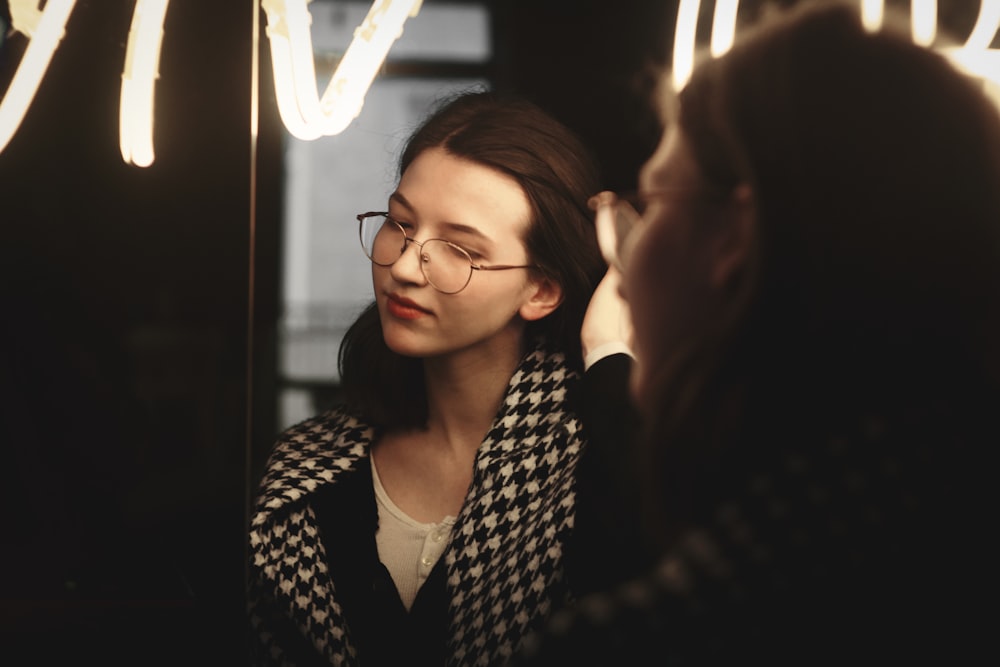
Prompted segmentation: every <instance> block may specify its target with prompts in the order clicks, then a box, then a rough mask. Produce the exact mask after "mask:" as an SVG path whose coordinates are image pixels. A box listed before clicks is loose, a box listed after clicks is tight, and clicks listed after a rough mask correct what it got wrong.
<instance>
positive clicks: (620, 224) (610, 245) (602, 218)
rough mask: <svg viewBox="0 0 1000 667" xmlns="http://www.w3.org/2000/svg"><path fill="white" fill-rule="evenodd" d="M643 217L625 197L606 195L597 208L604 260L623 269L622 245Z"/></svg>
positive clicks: (598, 228)
mask: <svg viewBox="0 0 1000 667" xmlns="http://www.w3.org/2000/svg"><path fill="white" fill-rule="evenodd" d="M641 219H642V216H641V215H640V214H639V212H638V211H636V209H635V207H634V206H633V205H632V204H630V203H629V202H628V201H626V200H625V199H618V198H617V197H613V196H606V197H605V198H604V199H603V200H602V201H601V202H600V205H599V207H598V209H597V220H596V223H597V241H598V244H599V245H600V248H601V254H602V255H603V256H604V261H606V262H607V263H608V264H609V265H611V266H614V267H615V268H617V269H618V270H622V269H623V268H624V267H623V266H622V247H623V245H624V243H625V239H626V238H628V235H629V234H630V233H631V232H632V230H633V229H634V228H635V226H636V225H637V224H638V223H639V221H640V220H641Z"/></svg>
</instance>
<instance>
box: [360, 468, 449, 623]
mask: <svg viewBox="0 0 1000 667" xmlns="http://www.w3.org/2000/svg"><path fill="white" fill-rule="evenodd" d="M371 462H372V464H371V465H372V481H373V482H374V484H375V502H376V504H377V505H378V530H377V531H376V532H375V544H376V545H377V547H378V556H379V560H381V561H382V563H383V564H384V565H385V567H386V569H388V570H389V574H390V575H391V576H392V580H393V582H394V583H395V584H396V590H398V591H399V597H400V599H401V600H402V601H403V606H405V607H406V609H407V611H409V609H410V607H411V606H412V605H413V600H414V599H416V597H417V591H419V590H420V587H421V586H422V585H423V583H424V582H425V581H427V576H428V575H429V574H430V573H431V570H432V569H433V568H434V564H435V563H437V561H438V559H439V558H440V557H441V554H443V553H444V549H445V547H446V546H448V538H449V536H450V535H451V528H452V526H454V525H455V517H453V516H446V517H445V518H444V519H442V520H441V522H440V523H421V522H419V521H416V520H414V519H413V518H411V517H409V516H408V515H407V514H406V513H405V512H403V510H401V509H399V508H398V507H397V506H396V504H395V503H394V502H392V499H391V498H389V494H387V493H386V492H385V488H383V486H382V480H381V479H379V476H378V470H376V468H375V458H374V457H372V459H371Z"/></svg>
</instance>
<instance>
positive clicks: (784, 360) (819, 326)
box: [647, 3, 1000, 539]
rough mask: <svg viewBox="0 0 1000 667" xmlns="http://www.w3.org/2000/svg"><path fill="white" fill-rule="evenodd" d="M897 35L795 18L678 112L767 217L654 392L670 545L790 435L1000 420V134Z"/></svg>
mask: <svg viewBox="0 0 1000 667" xmlns="http://www.w3.org/2000/svg"><path fill="white" fill-rule="evenodd" d="M889 18H890V20H889V22H888V23H887V24H886V27H885V28H883V29H882V30H880V31H878V32H868V31H867V30H866V29H865V28H864V27H863V26H862V24H861V21H860V13H859V11H858V8H857V7H856V6H854V5H848V4H841V3H804V6H800V7H798V8H796V9H795V10H794V11H791V12H788V13H786V14H784V15H782V16H780V17H778V18H775V19H773V20H770V21H765V22H764V23H763V24H762V25H760V26H759V27H757V28H756V29H754V30H753V31H752V32H747V33H744V35H743V36H742V37H740V38H739V39H738V41H737V43H736V44H735V45H734V47H733V48H732V49H731V50H730V51H729V52H728V53H727V54H725V55H723V56H722V57H719V58H715V59H709V60H705V61H703V62H702V63H700V64H699V66H698V67H696V69H695V71H694V72H693V75H692V77H691V79H690V80H689V82H688V83H687V85H686V86H685V87H684V88H682V89H681V90H680V92H679V93H678V94H677V96H676V98H675V99H674V100H673V103H674V105H675V106H674V114H673V115H672V116H670V117H669V118H668V122H675V123H677V124H678V126H679V129H680V131H682V132H683V133H684V135H685V136H686V138H687V139H688V142H689V145H690V146H691V147H692V150H693V153H694V156H695V159H696V161H697V162H698V164H699V166H700V168H701V170H702V173H703V175H704V177H705V178H706V180H707V181H708V182H709V184H710V185H713V186H718V187H722V188H732V187H733V186H735V185H736V184H737V183H741V182H742V183H747V184H749V185H750V186H751V187H752V189H753V192H754V198H755V206H756V216H757V217H756V239H755V246H754V248H753V250H752V253H751V255H752V256H751V258H750V260H749V262H748V265H747V266H746V268H745V270H744V272H743V274H742V275H741V276H740V280H739V282H738V284H737V285H736V286H735V288H734V289H733V291H732V293H731V294H730V297H731V298H730V302H729V308H728V310H726V311H724V312H720V313H719V315H718V317H717V319H716V321H715V323H714V326H713V327H712V328H711V329H709V330H706V331H702V332H700V334H699V336H698V337H697V340H693V341H692V342H691V346H690V347H689V348H686V349H685V352H684V356H683V358H680V359H677V358H675V359H673V360H672V365H671V367H670V368H669V369H664V370H663V371H662V373H661V375H660V377H659V379H658V382H657V387H656V389H655V392H656V394H657V396H656V401H657V403H656V404H657V405H658V406H659V413H658V415H656V417H655V419H654V421H653V423H651V424H650V425H649V430H650V433H649V443H648V444H649V452H648V453H649V455H650V457H652V458H653V459H654V460H655V463H654V464H653V465H651V466H648V467H647V469H648V470H650V471H652V472H651V474H652V475H654V476H655V477H656V479H654V480H651V481H652V482H653V484H654V485H655V487H656V491H654V494H655V495H656V496H658V504H659V507H660V508H661V509H663V508H669V509H666V510H664V511H663V514H662V515H661V516H660V517H658V525H659V526H660V528H662V529H665V530H666V531H667V533H668V534H676V530H679V529H680V527H681V526H682V525H683V524H684V523H686V522H689V521H694V520H697V519H692V517H693V516H694V515H693V512H695V509H696V508H699V507H700V508H707V507H709V506H710V505H711V503H712V499H713V498H715V497H717V496H718V493H719V491H720V488H721V487H720V485H724V484H726V483H727V482H726V481H725V477H724V476H721V475H718V474H717V466H720V465H722V462H723V461H725V466H727V467H728V468H729V469H736V468H739V467H740V465H741V464H740V463H739V462H740V461H741V460H742V461H744V462H745V463H746V465H751V462H752V461H754V460H755V459H763V458H765V457H766V456H767V455H768V449H769V448H777V447H780V446H782V443H783V442H784V443H786V444H787V442H788V440H787V439H786V440H782V437H781V435H780V434H781V433H785V434H787V435H789V438H791V439H794V438H795V437H797V436H798V437H802V434H803V433H806V432H808V431H809V430H810V429H815V428H837V425H838V424H840V425H843V424H846V423H850V422H852V421H856V420H858V419H860V418H861V416H863V415H866V414H878V415H879V416H881V417H887V418H890V419H891V418H898V419H901V420H920V419H925V418H927V415H930V414H932V413H935V412H938V411H939V410H940V408H941V406H942V404H946V405H948V406H950V407H949V408H947V409H945V410H944V411H945V412H947V413H949V414H954V413H961V414H964V415H966V416H967V417H969V418H970V419H973V420H974V419H977V418H978V417H979V416H980V415H981V416H985V417H987V418H989V419H992V416H993V415H994V414H995V407H994V408H993V409H992V411H984V410H982V408H983V406H984V405H989V403H988V402H987V401H988V400H994V399H996V397H997V395H998V394H997V388H998V384H1000V368H998V362H1000V356H998V346H1000V115H998V110H997V108H996V106H995V105H994V104H993V102H992V101H991V100H990V99H989V98H988V97H987V96H986V95H985V94H984V93H983V90H982V89H981V87H980V86H979V84H978V83H977V82H974V81H973V80H971V79H970V78H969V77H967V76H965V75H963V74H961V73H959V72H958V71H957V70H956V69H955V68H954V67H953V66H952V65H951V64H950V63H948V62H947V61H946V60H945V58H944V57H943V56H941V55H939V54H937V53H935V52H934V51H932V50H930V49H927V48H923V47H920V46H917V45H915V44H914V43H913V42H912V40H911V39H910V37H909V34H908V33H907V32H905V31H900V30H896V29H895V28H894V26H895V25H896V24H895V23H893V20H894V19H893V17H892V15H891V14H890V16H889ZM902 25H906V24H905V22H902ZM821 425H822V426H821ZM958 427H961V428H968V429H970V430H971V429H972V428H974V427H973V426H971V425H970V424H969V422H967V421H966V422H964V423H960V424H956V428H958ZM990 428H994V427H993V426H991V427H990ZM668 539H669V538H668Z"/></svg>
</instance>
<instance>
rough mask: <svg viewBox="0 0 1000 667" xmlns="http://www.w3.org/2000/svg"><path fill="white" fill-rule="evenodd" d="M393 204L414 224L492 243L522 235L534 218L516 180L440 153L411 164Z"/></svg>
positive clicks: (428, 154)
mask: <svg viewBox="0 0 1000 667" xmlns="http://www.w3.org/2000/svg"><path fill="white" fill-rule="evenodd" d="M389 200H390V203H391V204H392V203H395V204H396V205H397V206H398V207H402V208H403V209H404V210H405V211H406V212H407V213H409V214H410V215H412V216H413V217H414V218H415V220H414V222H419V223H420V224H433V225H435V226H440V227H441V228H442V229H448V230H449V231H452V232H455V233H466V234H479V235H483V236H486V237H489V238H500V237H501V236H506V235H508V234H510V233H514V234H516V235H517V236H521V235H522V234H523V232H524V231H525V230H526V228H527V226H528V223H529V222H530V220H531V217H532V207H531V204H530V200H529V198H528V195H527V193H526V192H525V191H524V188H523V187H522V185H521V184H520V182H518V181H517V179H515V178H514V177H513V176H511V175H509V174H507V173H505V172H503V171H501V170H499V169H495V168H493V167H490V166H487V165H483V164H480V163H478V162H475V161H473V160H469V159H466V158H462V157H458V156H455V155H452V154H450V153H448V152H446V151H444V150H443V149H439V148H434V149H428V150H426V151H424V152H422V153H421V154H420V155H418V156H417V157H416V158H415V159H414V160H413V161H412V162H411V163H410V165H409V166H408V167H407V168H406V171H405V172H404V173H403V174H402V177H401V178H400V182H399V186H398V187H397V188H396V191H395V192H393V193H392V195H390V198H389Z"/></svg>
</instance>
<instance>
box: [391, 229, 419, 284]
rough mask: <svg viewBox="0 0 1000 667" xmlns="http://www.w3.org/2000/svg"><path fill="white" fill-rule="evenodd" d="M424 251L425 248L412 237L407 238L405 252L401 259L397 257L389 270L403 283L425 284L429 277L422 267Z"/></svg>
mask: <svg viewBox="0 0 1000 667" xmlns="http://www.w3.org/2000/svg"><path fill="white" fill-rule="evenodd" d="M422 253H423V248H422V247H421V246H420V244H419V243H417V242H416V241H414V240H413V239H411V238H407V239H406V246H405V247H404V248H403V254H401V255H400V256H399V259H397V260H396V261H395V263H394V264H393V265H392V266H391V267H390V268H389V272H390V273H391V274H392V277H393V278H395V279H396V280H397V281H399V282H401V283H414V284H417V285H423V284H425V283H426V282H427V278H426V276H424V271H423V267H422V263H423V259H422V258H421V254H422Z"/></svg>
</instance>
